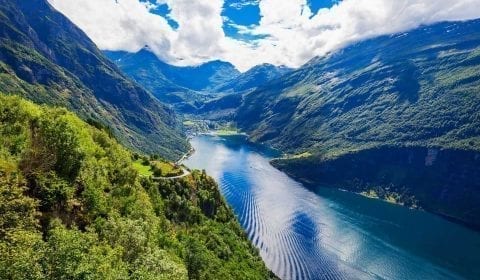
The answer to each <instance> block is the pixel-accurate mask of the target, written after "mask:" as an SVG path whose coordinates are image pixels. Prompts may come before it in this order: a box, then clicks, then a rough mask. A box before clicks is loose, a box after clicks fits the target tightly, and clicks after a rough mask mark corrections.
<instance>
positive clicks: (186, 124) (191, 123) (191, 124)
mask: <svg viewBox="0 0 480 280" xmlns="http://www.w3.org/2000/svg"><path fill="white" fill-rule="evenodd" d="M183 125H184V126H194V125H195V123H194V122H193V121H191V120H187V121H184V122H183Z"/></svg>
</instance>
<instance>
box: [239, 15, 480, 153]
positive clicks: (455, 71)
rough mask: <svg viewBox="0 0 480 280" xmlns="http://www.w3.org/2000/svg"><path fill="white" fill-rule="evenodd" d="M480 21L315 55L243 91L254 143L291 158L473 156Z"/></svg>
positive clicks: (479, 122) (479, 115) (479, 111)
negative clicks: (434, 149) (445, 152)
mask: <svg viewBox="0 0 480 280" xmlns="http://www.w3.org/2000/svg"><path fill="white" fill-rule="evenodd" d="M479 46H480V21H479V20H474V21H468V22H456V23H440V24H436V25H433V26H427V27H421V28H419V29H416V30H412V31H410V32H406V33H403V34H396V35H391V36H383V37H379V38H375V39H371V40H367V41H363V42H360V43H357V44H354V45H351V46H349V47H346V48H345V49H343V50H339V51H337V52H335V53H332V54H330V55H328V56H326V57H319V58H315V59H313V60H312V61H310V62H309V63H308V64H306V65H305V66H303V67H302V68H300V69H299V70H297V71H294V72H293V73H291V74H287V75H286V76H284V77H283V78H282V79H281V80H277V81H276V82H274V83H270V84H267V85H265V86H264V87H262V88H260V89H258V90H257V91H255V92H253V93H251V94H248V95H247V96H246V97H245V99H244V101H243V104H242V105H241V106H240V108H239V109H238V113H237V121H238V124H239V125H240V127H242V128H244V129H245V130H246V131H247V132H249V133H250V134H251V137H252V139H253V140H256V141H261V142H267V143H270V144H273V145H274V146H275V147H278V148H280V149H282V150H284V151H286V152H289V153H292V154H295V153H303V152H309V153H312V154H323V155H331V156H335V155H339V154H342V153H344V152H349V151H356V150H360V149H365V148H371V147H375V146H379V145H390V146H391V145H393V146H405V145H420V146H439V147H449V148H461V149H473V150H478V149H480V47H479Z"/></svg>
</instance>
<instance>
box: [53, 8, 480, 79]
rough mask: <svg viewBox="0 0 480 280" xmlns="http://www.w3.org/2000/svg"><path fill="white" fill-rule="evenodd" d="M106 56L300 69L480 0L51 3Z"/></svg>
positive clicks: (461, 16)
mask: <svg viewBox="0 0 480 280" xmlns="http://www.w3.org/2000/svg"><path fill="white" fill-rule="evenodd" d="M48 1H49V2H50V4H51V5H52V6H53V7H55V8H56V9H57V10H59V11H60V12H62V13H63V14H65V15H66V16H67V17H68V18H70V20H72V21H73V22H74V23H75V24H76V25H78V26H79V27H80V28H81V29H82V30H83V31H84V32H85V33H86V34H87V35H88V36H89V37H90V38H91V39H92V40H93V41H94V42H95V43H96V44H97V46H98V47H99V48H100V49H103V50H124V51H130V52H135V51H138V50H139V49H141V48H143V47H144V46H146V45H148V46H149V47H150V49H151V50H152V51H153V52H154V53H155V54H156V55H157V56H158V57H159V58H160V59H161V60H163V61H165V62H167V63H170V64H174V65H178V66H186V65H198V64H201V63H205V62H207V61H211V60H217V59H218V60H223V61H228V62H231V63H232V64H233V65H235V66H236V67H237V69H239V70H240V71H246V70H248V69H249V68H251V67H253V66H255V65H258V64H262V63H271V64H274V65H285V66H288V67H299V66H301V65H303V64H304V63H306V62H308V60H310V59H312V58H313V57H315V56H322V55H325V54H328V53H330V52H334V51H336V50H338V49H340V48H342V47H344V46H346V45H348V44H350V43H352V42H357V41H360V40H365V39H368V38H372V37H375V36H380V35H388V34H394V33H399V32H408V30H410V29H412V28H416V27H418V26H421V25H428V24H432V23H436V22H441V21H459V20H469V19H475V18H480V0H236V1H235V0H48Z"/></svg>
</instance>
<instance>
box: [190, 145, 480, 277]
mask: <svg viewBox="0 0 480 280" xmlns="http://www.w3.org/2000/svg"><path fill="white" fill-rule="evenodd" d="M192 145H193V146H194V147H195V149H196V153H195V154H194V155H193V156H192V157H191V158H190V159H189V160H188V161H187V162H186V164H187V165H188V166H191V167H194V168H200V169H206V170H207V172H208V173H209V174H210V175H212V176H213V177H214V178H215V179H217V181H218V182H219V184H220V188H221V191H222V193H223V195H224V196H225V198H226V200H227V201H228V203H229V204H230V205H231V206H232V207H233V209H234V211H235V213H236V214H237V215H238V217H239V220H240V223H241V224H242V226H243V227H244V229H245V231H246V232H247V234H248V237H249V239H250V240H252V242H253V243H254V244H255V246H257V247H258V248H259V249H260V254H261V256H262V258H263V259H264V260H265V263H266V264H267V266H268V267H269V268H270V269H271V270H272V271H273V272H275V273H276V274H277V275H278V276H280V277H281V278H282V279H461V278H462V277H465V278H471V279H479V277H480V268H479V267H478V264H480V256H478V254H477V252H479V249H480V235H479V234H478V233H476V232H472V231H470V230H468V229H465V228H463V227H460V226H457V225H455V224H452V223H450V222H447V221H445V220H443V219H440V218H438V217H436V216H433V215H430V214H428V213H423V212H419V211H412V210H409V209H405V208H403V207H399V206H395V205H391V204H388V203H384V202H381V201H376V200H371V199H367V198H364V197H360V196H357V195H354V194H350V193H346V192H342V191H338V190H333V189H321V190H320V192H319V193H317V194H315V193H312V192H311V191H309V190H307V189H306V188H304V187H303V186H302V185H300V184H299V183H297V182H296V181H294V180H292V179H291V178H289V177H288V176H286V175H285V174H284V173H282V172H280V171H278V170H277V169H275V168H273V167H272V166H271V165H270V164H269V159H270V157H271V156H273V155H274V154H275V152H274V151H271V150H262V149H261V148H260V147H258V146H255V147H254V146H251V145H248V144H247V143H245V141H244V139H242V138H238V137H237V138H228V139H225V138H219V137H213V136H199V137H196V138H194V139H193V140H192Z"/></svg>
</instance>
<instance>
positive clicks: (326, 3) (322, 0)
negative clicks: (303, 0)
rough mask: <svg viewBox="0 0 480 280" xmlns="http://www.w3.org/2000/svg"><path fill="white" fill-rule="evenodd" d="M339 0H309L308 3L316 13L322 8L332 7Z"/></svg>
mask: <svg viewBox="0 0 480 280" xmlns="http://www.w3.org/2000/svg"><path fill="white" fill-rule="evenodd" d="M337 2H339V0H307V5H308V7H309V8H310V10H311V11H312V14H313V15H316V14H317V13H318V11H319V10H320V9H323V8H330V7H332V6H333V5H334V4H336V3H337Z"/></svg>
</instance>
